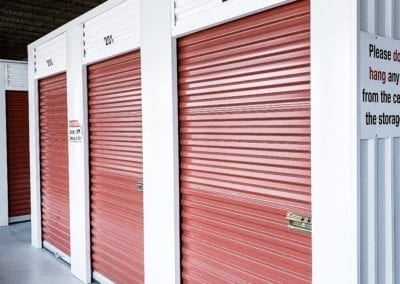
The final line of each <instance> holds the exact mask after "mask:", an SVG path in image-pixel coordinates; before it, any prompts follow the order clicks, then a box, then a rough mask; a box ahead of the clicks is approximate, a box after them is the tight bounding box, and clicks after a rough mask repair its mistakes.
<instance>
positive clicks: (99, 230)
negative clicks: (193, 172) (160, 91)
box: [88, 51, 144, 283]
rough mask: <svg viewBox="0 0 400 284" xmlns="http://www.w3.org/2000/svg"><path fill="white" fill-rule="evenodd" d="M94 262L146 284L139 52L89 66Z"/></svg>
mask: <svg viewBox="0 0 400 284" xmlns="http://www.w3.org/2000/svg"><path fill="white" fill-rule="evenodd" d="M88 80H89V126H90V182H91V230H92V231H91V232H92V265H93V269H94V270H95V272H96V273H99V274H101V275H102V276H105V277H106V278H108V279H110V280H112V281H114V282H115V283H142V282H143V281H144V275H143V196H142V192H140V191H138V190H137V186H138V183H139V182H141V180H142V101H141V75H140V52H139V51H135V52H131V53H128V54H125V55H122V56H118V57H116V58H112V59H109V60H106V61H103V62H100V63H96V64H93V65H91V66H89V67H88Z"/></svg>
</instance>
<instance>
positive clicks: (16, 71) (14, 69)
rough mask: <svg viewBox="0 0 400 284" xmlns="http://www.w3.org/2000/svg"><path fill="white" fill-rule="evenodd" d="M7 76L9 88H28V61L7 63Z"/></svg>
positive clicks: (19, 89) (25, 89)
mask: <svg viewBox="0 0 400 284" xmlns="http://www.w3.org/2000/svg"><path fill="white" fill-rule="evenodd" d="M5 78H6V82H5V83H6V89H7V90H18V91H27V90H28V65H27V64H26V63H6V64H5Z"/></svg>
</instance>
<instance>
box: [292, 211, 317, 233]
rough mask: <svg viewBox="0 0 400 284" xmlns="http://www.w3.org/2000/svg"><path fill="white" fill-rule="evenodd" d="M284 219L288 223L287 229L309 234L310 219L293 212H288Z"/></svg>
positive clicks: (310, 228)
mask: <svg viewBox="0 0 400 284" xmlns="http://www.w3.org/2000/svg"><path fill="white" fill-rule="evenodd" d="M286 219H287V220H288V221H289V225H288V228H289V229H290V230H293V231H298V232H302V233H308V234H311V231H312V223H311V218H310V217H306V216H302V215H299V214H296V213H293V212H288V213H287V215H286Z"/></svg>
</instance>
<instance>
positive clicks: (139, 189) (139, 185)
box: [136, 180, 144, 192]
mask: <svg viewBox="0 0 400 284" xmlns="http://www.w3.org/2000/svg"><path fill="white" fill-rule="evenodd" d="M136 189H137V191H140V192H143V189H144V188H143V180H140V181H139V182H138V183H137V185H136Z"/></svg>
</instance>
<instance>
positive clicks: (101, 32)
mask: <svg viewBox="0 0 400 284" xmlns="http://www.w3.org/2000/svg"><path fill="white" fill-rule="evenodd" d="M139 25H140V19H139V1H138V0H127V1H125V2H123V3H121V4H119V5H118V6H115V7H114V8H112V9H110V10H108V11H107V12H104V13H102V14H100V15H98V16H96V17H94V18H92V19H90V20H87V21H86V22H84V23H83V37H82V38H83V62H84V63H85V64H87V63H92V62H94V61H99V60H103V59H105V58H108V57H112V56H115V55H117V54H121V53H124V52H127V51H129V50H133V49H135V48H138V47H139V45H140V30H139Z"/></svg>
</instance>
